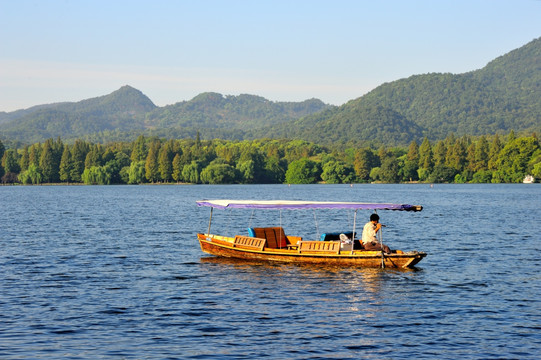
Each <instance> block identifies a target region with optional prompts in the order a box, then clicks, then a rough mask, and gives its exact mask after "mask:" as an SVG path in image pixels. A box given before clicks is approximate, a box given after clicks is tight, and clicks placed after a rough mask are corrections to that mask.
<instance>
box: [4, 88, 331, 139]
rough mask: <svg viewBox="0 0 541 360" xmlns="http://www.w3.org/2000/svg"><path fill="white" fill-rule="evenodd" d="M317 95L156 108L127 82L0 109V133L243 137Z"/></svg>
mask: <svg viewBox="0 0 541 360" xmlns="http://www.w3.org/2000/svg"><path fill="white" fill-rule="evenodd" d="M327 107H328V105H326V104H324V103H323V102H322V101H321V100H317V99H310V100H306V101H303V102H273V101H269V100H267V99H265V98H262V97H260V96H255V95H239V96H223V95H221V94H217V93H203V94H200V95H198V96H196V97H195V98H193V99H192V100H190V101H182V102H178V103H176V104H174V105H169V106H164V107H157V106H156V105H154V104H153V103H152V101H151V100H150V99H149V98H148V97H147V96H145V95H144V94H143V93H142V92H141V91H139V90H137V89H134V88H132V87H130V86H123V87H122V88H120V89H119V90H117V91H115V92H113V93H111V94H109V95H106V96H102V97H98V98H93V99H88V100H83V101H80V102H75V103H58V104H51V105H41V106H36V107H32V108H30V109H26V110H19V111H14V112H11V113H0V138H5V139H10V140H19V141H23V142H39V141H44V140H45V139H48V138H56V137H58V136H60V137H62V138H63V139H67V140H69V139H75V138H84V139H93V140H99V141H104V142H106V141H111V140H115V141H116V140H132V139H135V138H136V137H137V135H138V134H140V133H147V134H148V133H151V134H154V135H158V136H163V137H180V138H182V137H194V136H195V134H196V132H197V131H201V134H202V136H204V137H206V138H210V137H224V138H243V137H244V130H246V129H252V128H258V127H263V126H268V125H273V124H279V123H283V122H288V121H291V120H294V119H298V118H300V117H303V116H306V115H309V114H313V113H315V112H318V111H321V110H322V109H325V108H327Z"/></svg>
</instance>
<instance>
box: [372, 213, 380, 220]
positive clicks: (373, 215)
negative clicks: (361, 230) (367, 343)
mask: <svg viewBox="0 0 541 360" xmlns="http://www.w3.org/2000/svg"><path fill="white" fill-rule="evenodd" d="M370 221H379V215H378V214H372V215H370Z"/></svg>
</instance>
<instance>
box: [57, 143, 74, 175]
mask: <svg viewBox="0 0 541 360" xmlns="http://www.w3.org/2000/svg"><path fill="white" fill-rule="evenodd" d="M72 170H73V162H72V160H71V150H70V148H69V146H64V151H63V152H62V158H61V159H60V169H59V175H60V181H63V182H70V181H71V173H72Z"/></svg>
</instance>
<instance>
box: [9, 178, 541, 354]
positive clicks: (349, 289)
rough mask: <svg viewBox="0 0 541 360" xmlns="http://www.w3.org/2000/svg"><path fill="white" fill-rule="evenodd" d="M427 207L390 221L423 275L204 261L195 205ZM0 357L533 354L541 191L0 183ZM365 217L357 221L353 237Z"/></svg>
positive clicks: (331, 219)
mask: <svg viewBox="0 0 541 360" xmlns="http://www.w3.org/2000/svg"><path fill="white" fill-rule="evenodd" d="M212 198H222V199H223V198H233V199H290V200H343V201H364V202H400V203H409V204H420V205H423V206H424V210H423V211H422V212H420V213H404V212H390V211H389V212H381V211H380V213H379V214H380V216H381V217H382V222H383V223H385V224H387V228H385V229H384V232H383V240H384V242H385V243H387V244H388V245H390V246H391V248H395V249H396V248H398V249H402V250H420V251H425V252H427V253H428V256H427V257H426V258H425V259H424V260H423V261H422V262H421V263H419V265H418V269H417V270H416V271H398V270H390V269H385V270H381V269H358V268H351V267H347V268H336V267H322V266H306V265H304V266H300V265H287V264H265V263H249V262H248V263H247V262H243V261H234V260H228V259H218V258H213V257H210V256H208V255H206V254H204V253H202V252H201V250H200V248H199V246H198V243H197V241H196V237H195V234H196V233H197V232H206V231H207V229H208V217H209V208H199V207H197V206H196V204H195V200H197V199H212ZM0 209H1V211H2V216H0V244H1V247H0V277H1V282H0V358H6V359H17V358H25V359H30V358H32V359H43V358H51V359H52V358H71V359H90V358H94V359H95V358H122V359H165V358H170V359H206V358H213V359H256V358H269V359H346V358H356V359H357V358H363V359H406V358H412V359H413V358H415V359H434V358H438V359H495V358H501V359H535V358H538V357H539V354H541V300H540V298H541V275H540V271H539V268H540V266H541V256H539V253H540V250H541V242H540V241H541V239H540V224H541V221H540V220H541V210H540V209H541V186H540V185H539V184H532V185H524V184H516V185H435V186H434V187H433V188H431V187H430V186H429V185H355V186H353V187H351V186H349V185H307V186H300V185H298V186H290V187H288V186H287V185H262V186H241V185H238V186H237V185H235V186H65V187H62V186H35V187H32V186H29V187H7V186H4V187H0ZM369 215H370V212H367V211H359V213H358V214H357V226H358V229H359V230H360V227H362V225H363V224H364V222H366V221H367V218H368V216H369ZM352 220H353V214H352V213H349V212H346V211H343V210H341V211H331V212H325V211H317V212H313V211H289V212H287V211H284V212H281V213H280V212H278V211H267V212H256V213H252V212H251V211H248V210H235V211H219V210H216V211H214V214H213V223H212V228H211V231H212V232H217V233H224V234H226V235H232V234H235V233H245V232H246V227H247V226H248V225H252V226H271V225H279V224H281V225H282V226H283V227H284V228H285V230H286V233H289V234H292V235H297V234H299V235H302V236H304V237H315V236H317V235H318V234H319V233H322V232H327V231H343V230H350V229H351V227H352Z"/></svg>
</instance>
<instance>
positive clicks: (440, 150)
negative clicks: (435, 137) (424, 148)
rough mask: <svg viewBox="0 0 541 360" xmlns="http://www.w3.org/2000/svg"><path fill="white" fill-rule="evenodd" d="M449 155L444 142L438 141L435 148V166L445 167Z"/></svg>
mask: <svg viewBox="0 0 541 360" xmlns="http://www.w3.org/2000/svg"><path fill="white" fill-rule="evenodd" d="M446 154H447V146H445V143H444V142H443V141H441V140H440V141H438V142H437V143H436V146H434V157H433V158H434V166H438V165H441V166H443V165H445V156H446Z"/></svg>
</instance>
